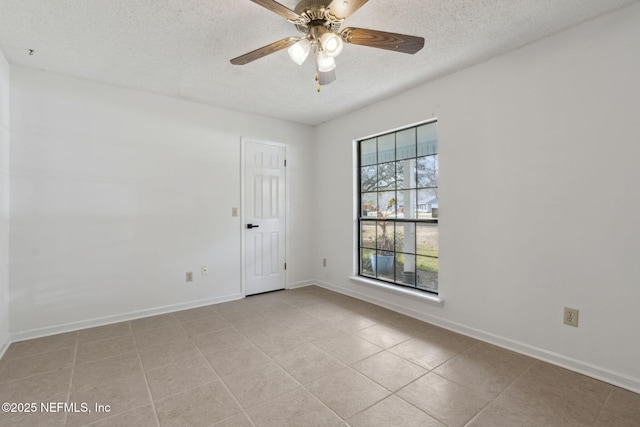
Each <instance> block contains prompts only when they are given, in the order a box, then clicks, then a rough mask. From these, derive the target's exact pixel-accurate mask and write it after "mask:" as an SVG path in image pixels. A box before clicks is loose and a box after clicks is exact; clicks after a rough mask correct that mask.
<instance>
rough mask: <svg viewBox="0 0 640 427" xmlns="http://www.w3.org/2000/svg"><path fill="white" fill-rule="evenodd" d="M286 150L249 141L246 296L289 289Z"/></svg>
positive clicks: (245, 155) (246, 149) (246, 157)
mask: <svg viewBox="0 0 640 427" xmlns="http://www.w3.org/2000/svg"><path fill="white" fill-rule="evenodd" d="M285 156H286V149H285V147H284V146H281V145H273V144H267V143H259V142H250V141H246V142H245V146H244V163H245V164H244V167H245V172H244V174H245V176H244V183H245V184H244V185H245V205H244V219H245V246H244V247H245V295H253V294H259V293H262V292H269V291H275V290H278V289H284V288H285V284H286V283H285V262H286V258H285V257H286V252H285V244H286V217H285V214H286V174H285V167H286V164H285Z"/></svg>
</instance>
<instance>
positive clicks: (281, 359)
mask: <svg viewBox="0 0 640 427" xmlns="http://www.w3.org/2000/svg"><path fill="white" fill-rule="evenodd" d="M274 360H275V361H276V363H278V364H279V365H280V366H282V367H283V368H284V370H285V371H287V372H288V373H289V374H291V376H293V377H294V378H295V379H296V380H298V381H300V383H302V384H307V383H309V382H311V381H314V380H317V379H318V378H322V377H325V376H327V375H330V374H333V373H334V372H337V371H339V370H341V369H343V368H345V367H346V365H345V364H344V363H342V362H341V361H339V360H338V359H336V358H335V357H333V356H331V355H330V354H328V353H326V352H325V351H323V350H321V349H319V348H318V347H316V346H315V345H313V344H311V343H304V344H301V345H299V346H297V347H294V348H292V349H290V350H289V351H288V352H286V353H283V354H281V355H279V356H278V357H275V359H274Z"/></svg>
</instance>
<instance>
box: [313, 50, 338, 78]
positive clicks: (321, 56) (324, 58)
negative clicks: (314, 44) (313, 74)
mask: <svg viewBox="0 0 640 427" xmlns="http://www.w3.org/2000/svg"><path fill="white" fill-rule="evenodd" d="M316 67H317V68H318V72H320V73H326V72H329V71H331V70H334V69H335V68H336V60H335V59H333V57H332V56H329V55H327V54H326V53H325V52H324V51H322V50H320V51H318V52H317V53H316Z"/></svg>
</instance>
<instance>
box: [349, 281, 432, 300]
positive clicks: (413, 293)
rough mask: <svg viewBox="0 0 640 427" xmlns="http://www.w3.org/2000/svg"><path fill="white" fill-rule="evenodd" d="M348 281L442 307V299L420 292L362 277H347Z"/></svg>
mask: <svg viewBox="0 0 640 427" xmlns="http://www.w3.org/2000/svg"><path fill="white" fill-rule="evenodd" d="M349 279H351V280H353V281H354V282H358V283H364V284H366V285H371V286H375V287H376V288H380V289H384V290H385V291H389V292H392V293H396V294H400V295H408V296H410V297H412V298H417V299H421V300H423V301H426V302H429V303H431V304H435V305H439V306H443V305H444V299H442V298H440V297H439V296H438V295H433V294H428V293H426V292H421V291H414V290H411V289H408V288H402V287H400V286H394V285H389V284H386V283H384V282H379V281H377V280H374V279H367V278H365V277H362V276H349Z"/></svg>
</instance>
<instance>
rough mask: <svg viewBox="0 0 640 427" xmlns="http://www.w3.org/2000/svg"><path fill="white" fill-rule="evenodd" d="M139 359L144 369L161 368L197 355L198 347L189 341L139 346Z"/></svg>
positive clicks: (198, 353) (198, 352)
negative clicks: (156, 345)
mask: <svg viewBox="0 0 640 427" xmlns="http://www.w3.org/2000/svg"><path fill="white" fill-rule="evenodd" d="M139 350H140V359H141V360H142V365H143V366H144V368H145V369H146V370H149V369H156V368H161V367H163V366H166V365H171V364H173V363H178V362H180V361H182V360H185V359H189V358H193V357H198V356H199V355H200V354H201V353H200V349H198V347H197V346H196V345H195V344H194V343H193V342H191V341H188V342H182V340H180V343H176V344H174V345H168V346H159V347H145V348H140V349H139Z"/></svg>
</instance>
